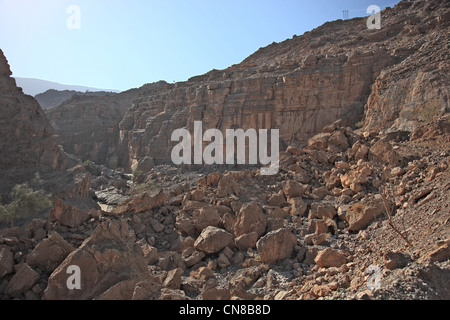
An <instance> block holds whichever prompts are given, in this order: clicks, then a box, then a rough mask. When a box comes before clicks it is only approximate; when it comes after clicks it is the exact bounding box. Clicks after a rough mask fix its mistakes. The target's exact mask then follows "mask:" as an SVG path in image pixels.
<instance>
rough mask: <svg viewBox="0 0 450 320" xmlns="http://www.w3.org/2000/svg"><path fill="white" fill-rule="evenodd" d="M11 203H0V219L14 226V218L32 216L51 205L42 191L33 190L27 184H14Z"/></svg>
mask: <svg viewBox="0 0 450 320" xmlns="http://www.w3.org/2000/svg"><path fill="white" fill-rule="evenodd" d="M10 198H11V199H12V201H11V203H9V204H7V205H4V206H3V205H0V221H2V222H5V221H9V222H10V223H11V226H14V219H16V218H25V217H34V216H36V215H38V214H39V213H41V212H43V211H44V210H47V209H50V208H51V207H52V201H51V200H50V198H49V197H48V196H47V195H45V194H44V193H43V192H42V191H34V190H33V189H32V188H30V187H29V186H28V185H27V184H18V185H16V186H15V187H14V188H13V190H12V192H11V194H10Z"/></svg>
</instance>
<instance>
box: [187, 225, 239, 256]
mask: <svg viewBox="0 0 450 320" xmlns="http://www.w3.org/2000/svg"><path fill="white" fill-rule="evenodd" d="M232 241H233V235H232V234H231V233H229V232H227V231H225V230H223V229H220V228H216V227H207V228H205V229H204V230H203V231H202V233H201V234H200V236H199V237H198V238H197V240H196V241H195V243H194V247H195V248H196V249H197V250H200V251H203V252H205V253H207V254H209V253H217V252H219V251H221V250H222V249H223V248H225V247H227V246H228V245H230V243H231V242H232Z"/></svg>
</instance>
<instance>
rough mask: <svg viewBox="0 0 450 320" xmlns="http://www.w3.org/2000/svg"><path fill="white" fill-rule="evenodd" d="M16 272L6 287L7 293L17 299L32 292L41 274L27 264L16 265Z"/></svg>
mask: <svg viewBox="0 0 450 320" xmlns="http://www.w3.org/2000/svg"><path fill="white" fill-rule="evenodd" d="M15 271H16V273H15V274H14V276H13V277H12V278H11V280H10V281H9V283H8V286H7V287H6V293H7V294H8V295H10V296H11V297H14V298H17V297H20V296H21V295H22V294H24V293H25V292H27V291H28V290H30V289H31V288H32V287H33V286H34V285H35V284H36V283H37V282H38V281H39V273H37V272H36V271H35V270H33V269H32V268H31V267H30V266H29V265H28V264H26V263H21V264H19V265H16V267H15Z"/></svg>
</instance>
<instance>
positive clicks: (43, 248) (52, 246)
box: [27, 232, 75, 273]
mask: <svg viewBox="0 0 450 320" xmlns="http://www.w3.org/2000/svg"><path fill="white" fill-rule="evenodd" d="M74 250H75V248H74V247H72V246H71V245H70V244H69V243H67V242H66V241H65V240H64V239H63V238H62V237H61V236H60V235H59V234H58V233H56V232H55V233H52V234H51V235H50V236H49V237H48V238H47V239H44V240H42V241H41V242H39V243H38V245H37V246H36V247H35V248H34V249H33V251H32V252H31V253H30V254H29V255H28V257H27V263H28V264H29V265H30V266H32V267H37V268H39V269H41V270H43V271H45V272H48V273H50V272H53V270H55V269H56V267H57V266H58V265H59V264H60V263H61V262H62V261H63V260H64V259H65V258H66V257H67V256H68V255H69V254H70V253H71V252H72V251H74Z"/></svg>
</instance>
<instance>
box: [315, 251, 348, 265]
mask: <svg viewBox="0 0 450 320" xmlns="http://www.w3.org/2000/svg"><path fill="white" fill-rule="evenodd" d="M314 261H315V262H316V263H317V266H318V267H319V268H332V267H336V268H339V267H340V266H342V265H343V264H345V263H347V259H346V258H345V256H344V255H343V254H341V253H339V252H338V251H336V250H333V249H331V248H327V249H325V250H322V251H319V253H318V254H317V256H316V258H315V259H314Z"/></svg>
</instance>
